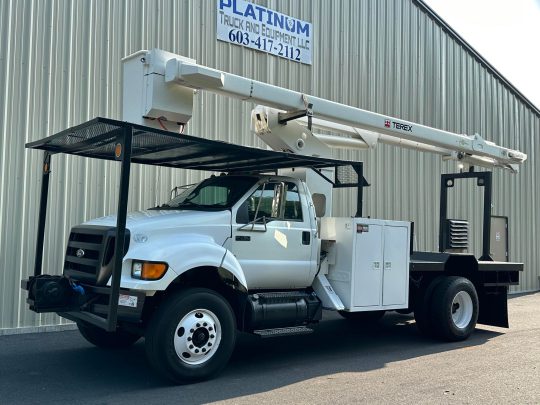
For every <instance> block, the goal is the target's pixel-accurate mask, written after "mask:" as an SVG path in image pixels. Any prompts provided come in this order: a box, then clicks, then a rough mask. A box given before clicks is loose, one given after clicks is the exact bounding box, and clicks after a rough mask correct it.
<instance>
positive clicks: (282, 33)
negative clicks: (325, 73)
mask: <svg viewBox="0 0 540 405" xmlns="http://www.w3.org/2000/svg"><path fill="white" fill-rule="evenodd" d="M312 36H313V26H312V25H311V23H308V22H306V21H302V20H299V19H297V18H293V17H290V16H288V15H285V14H281V13H279V12H277V11H274V10H270V9H268V8H266V7H263V6H259V5H258V4H253V3H249V2H247V1H244V0H217V39H218V40H220V41H225V42H230V43H233V44H236V45H241V46H246V47H248V48H252V49H256V50H258V51H262V52H267V53H271V54H272V55H276V56H281V57H283V58H287V59H290V60H293V61H297V62H301V63H307V64H309V65H311V46H312V44H313V41H312Z"/></svg>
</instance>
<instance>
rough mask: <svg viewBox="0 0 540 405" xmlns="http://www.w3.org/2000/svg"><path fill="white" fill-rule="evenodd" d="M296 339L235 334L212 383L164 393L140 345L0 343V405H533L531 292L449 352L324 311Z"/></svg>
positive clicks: (535, 351)
mask: <svg viewBox="0 0 540 405" xmlns="http://www.w3.org/2000/svg"><path fill="white" fill-rule="evenodd" d="M325 315H326V319H327V320H325V321H324V322H321V324H320V325H318V327H317V331H316V332H315V333H313V334H312V335H308V336H295V337H283V338H276V339H268V340H260V339H257V338H254V337H252V336H248V335H245V336H244V335H243V336H240V338H239V340H238V344H237V348H236V351H235V353H234V355H233V358H232V360H231V363H230V364H229V366H228V367H227V369H226V370H225V372H224V373H223V374H222V375H221V376H219V377H218V378H217V379H215V380H212V381H208V382H204V383H199V384H193V385H189V386H171V385H169V384H167V383H166V382H164V381H162V380H160V379H159V378H157V377H156V376H154V375H153V373H152V371H151V370H150V369H149V368H148V367H147V365H146V361H145V358H144V346H143V343H138V344H137V345H135V346H134V347H133V348H130V349H126V350H121V351H115V352H107V351H103V350H100V349H97V348H94V347H92V346H91V345H89V344H87V343H86V341H84V340H83V339H82V338H81V337H80V336H79V335H78V332H74V331H69V332H52V333H39V334H26V335H18V336H3V337H0V403H2V404H32V403H35V404H37V403H40V404H44V403H51V404H52V403H55V404H56V403H60V402H65V403H73V404H77V403H92V404H143V403H144V404H157V403H160V404H163V403H175V404H199V403H208V402H222V403H234V404H236V403H243V404H254V403H256V404H275V403H295V404H297V403H309V404H314V403H321V404H326V403H333V404H349V403H360V402H362V403H411V404H412V403H415V404H416V403H426V404H427V403H430V404H433V403H474V404H476V403H490V404H491V403H520V404H523V403H531V404H533V403H534V404H539V403H540V293H538V294H533V295H526V296H521V297H516V298H513V299H511V300H510V319H511V324H512V327H511V329H509V330H505V329H499V328H491V327H481V328H479V329H478V330H477V331H476V332H475V334H474V335H473V337H472V338H471V339H469V340H468V341H466V342H461V343H451V344H449V343H439V342H435V341H431V340H428V339H426V338H423V337H422V336H421V335H420V334H419V333H418V332H417V330H416V327H415V326H414V323H413V321H412V320H411V318H410V317H407V316H402V315H398V314H389V315H387V316H385V318H383V321H382V323H381V324H380V325H379V326H376V327H372V328H369V329H365V328H359V327H354V326H352V325H350V324H349V323H348V322H347V321H345V320H342V319H341V318H340V317H339V316H336V315H334V314H332V313H328V314H325Z"/></svg>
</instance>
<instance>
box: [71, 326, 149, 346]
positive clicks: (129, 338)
mask: <svg viewBox="0 0 540 405" xmlns="http://www.w3.org/2000/svg"><path fill="white" fill-rule="evenodd" d="M77 328H78V329H79V332H80V333H81V335H82V336H83V337H84V338H85V339H86V340H87V341H88V342H90V343H92V344H93V345H95V346H98V347H101V348H103V349H120V348H123V347H129V346H131V345H133V344H134V343H135V342H136V341H137V340H139V339H140V338H141V335H137V334H134V333H130V332H127V331H124V330H117V331H115V332H107V331H106V330H104V329H101V328H98V327H97V326H94V325H92V324H89V323H86V322H83V321H79V322H77Z"/></svg>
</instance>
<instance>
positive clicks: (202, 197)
mask: <svg viewBox="0 0 540 405" xmlns="http://www.w3.org/2000/svg"><path fill="white" fill-rule="evenodd" d="M256 182H257V178H256V177H250V176H216V177H211V178H209V179H206V180H204V181H202V182H200V183H199V184H195V185H193V186H191V187H189V188H187V189H185V190H184V191H182V193H180V194H179V195H177V196H176V197H174V198H173V199H172V200H171V201H169V202H168V203H166V204H163V205H162V206H160V207H159V208H160V209H163V208H165V209H226V208H230V207H232V206H233V205H234V204H235V203H236V202H237V201H238V199H239V198H240V197H242V196H243V195H244V194H245V193H246V192H247V191H248V190H249V189H250V188H251V186H253V185H254V184H255V183H256Z"/></svg>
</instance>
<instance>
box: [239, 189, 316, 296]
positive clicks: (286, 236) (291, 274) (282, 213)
mask: <svg viewBox="0 0 540 405" xmlns="http://www.w3.org/2000/svg"><path fill="white" fill-rule="evenodd" d="M302 190H303V189H302ZM308 209H309V207H308V206H307V201H306V199H305V196H304V195H303V194H302V193H301V192H300V190H299V184H297V183H296V182H292V181H267V182H265V183H263V184H261V185H260V186H259V187H258V188H257V189H256V190H255V192H253V193H252V194H251V195H250V196H249V197H248V198H247V199H246V200H245V201H244V202H243V203H242V204H241V205H240V206H239V207H238V209H237V211H236V212H233V216H232V242H231V251H232V252H233V254H234V255H235V256H236V258H237V259H238V261H239V262H240V265H241V266H242V269H243V270H244V274H245V276H246V280H247V283H248V287H249V288H250V289H252V288H297V287H306V286H307V285H308V284H309V282H308V280H309V279H310V271H311V269H312V268H313V267H314V266H316V263H315V257H314V254H313V251H314V250H313V249H312V246H313V244H314V243H315V241H314V240H313V236H314V232H313V231H312V228H311V226H312V224H311V221H310V215H309V211H308Z"/></svg>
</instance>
